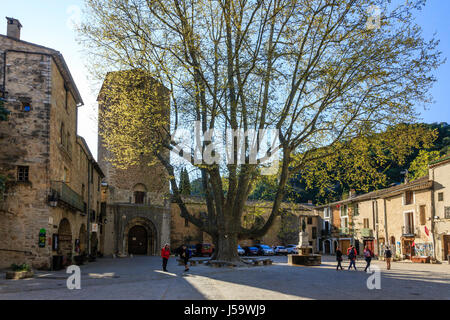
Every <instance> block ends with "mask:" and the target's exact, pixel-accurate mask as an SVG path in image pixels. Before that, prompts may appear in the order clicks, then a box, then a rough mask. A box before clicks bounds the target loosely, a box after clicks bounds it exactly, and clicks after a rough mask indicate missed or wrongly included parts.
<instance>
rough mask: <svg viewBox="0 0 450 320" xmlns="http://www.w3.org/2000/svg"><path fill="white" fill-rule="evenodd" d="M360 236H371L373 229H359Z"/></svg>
mask: <svg viewBox="0 0 450 320" xmlns="http://www.w3.org/2000/svg"><path fill="white" fill-rule="evenodd" d="M361 237H367V238H371V237H373V230H372V229H369V228H363V229H361Z"/></svg>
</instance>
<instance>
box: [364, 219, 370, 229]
mask: <svg viewBox="0 0 450 320" xmlns="http://www.w3.org/2000/svg"><path fill="white" fill-rule="evenodd" d="M363 221H364V229H369V228H370V227H369V219H368V218H365V219H364V220H363Z"/></svg>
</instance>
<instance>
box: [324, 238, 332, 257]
mask: <svg viewBox="0 0 450 320" xmlns="http://www.w3.org/2000/svg"><path fill="white" fill-rule="evenodd" d="M325 254H331V243H330V240H327V241H325Z"/></svg>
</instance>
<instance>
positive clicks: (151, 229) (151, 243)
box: [122, 217, 160, 255]
mask: <svg viewBox="0 0 450 320" xmlns="http://www.w3.org/2000/svg"><path fill="white" fill-rule="evenodd" d="M122 240H123V252H125V253H128V254H147V255H153V254H158V252H157V251H158V250H157V247H158V246H159V245H160V244H159V243H158V236H157V230H156V228H155V225H154V224H153V222H152V221H151V220H150V219H148V218H144V217H135V218H133V219H132V220H130V221H129V222H128V223H127V225H126V227H125V229H124V232H123V238H122ZM130 250H131V251H130Z"/></svg>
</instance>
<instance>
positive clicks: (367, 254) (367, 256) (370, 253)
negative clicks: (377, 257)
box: [364, 250, 372, 258]
mask: <svg viewBox="0 0 450 320" xmlns="http://www.w3.org/2000/svg"><path fill="white" fill-rule="evenodd" d="M364 257H366V258H371V257H372V252H370V250H366V251H365V252H364Z"/></svg>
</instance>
